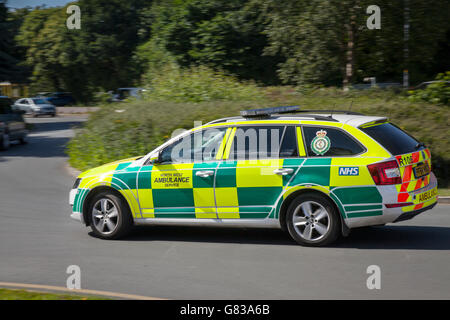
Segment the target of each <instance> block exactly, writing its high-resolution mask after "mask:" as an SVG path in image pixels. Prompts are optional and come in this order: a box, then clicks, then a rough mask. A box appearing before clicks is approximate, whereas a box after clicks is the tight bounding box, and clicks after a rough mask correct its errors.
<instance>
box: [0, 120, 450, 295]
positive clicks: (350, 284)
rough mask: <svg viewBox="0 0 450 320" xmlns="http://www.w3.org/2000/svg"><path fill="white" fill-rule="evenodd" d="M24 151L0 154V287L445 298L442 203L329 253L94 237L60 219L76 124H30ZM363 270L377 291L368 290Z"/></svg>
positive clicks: (448, 212)
mask: <svg viewBox="0 0 450 320" xmlns="http://www.w3.org/2000/svg"><path fill="white" fill-rule="evenodd" d="M27 121H29V122H33V123H35V130H33V132H32V134H31V135H30V139H29V140H30V143H29V144H27V145H23V146H22V145H13V146H12V147H11V149H10V150H9V151H7V152H1V153H0V281H4V282H20V283H29V284H46V285H54V286H63V287H65V286H66V279H67V277H68V276H69V275H68V274H67V273H66V269H67V267H68V266H69V265H78V266H79V267H80V268H81V287H82V288H83V289H92V290H104V291H115V292H121V293H129V294H138V295H145V296H152V297H161V298H175V299H350V298H353V299H394V298H400V299H449V298H450V254H449V251H450V205H438V206H437V207H435V209H433V210H432V211H427V212H425V213H423V214H421V215H419V216H417V217H416V218H415V219H413V220H409V221H405V222H401V223H397V224H392V225H388V226H385V227H373V228H367V229H358V230H354V231H352V233H351V234H350V236H349V237H347V238H345V239H343V240H341V241H340V242H338V243H337V244H336V245H334V246H333V247H328V248H304V247H301V246H297V245H295V244H294V243H293V241H291V240H290V239H289V237H288V236H287V235H285V234H284V233H282V232H281V231H278V230H266V229H218V228H199V227H175V226H171V227H162V226H158V227H140V228H139V229H136V230H135V231H134V233H133V234H132V235H131V236H129V237H128V238H127V239H125V240H118V241H104V240H100V239H97V238H94V237H93V236H92V235H91V234H90V233H89V231H90V230H89V229H88V228H85V227H84V226H82V225H81V224H80V223H78V222H77V221H73V220H71V219H70V218H69V214H70V207H69V205H68V196H69V191H70V188H71V186H72V184H73V180H74V179H73V178H72V177H70V176H69V175H68V174H67V172H66V171H65V170H64V165H65V161H66V159H67V158H66V156H65V154H64V145H65V144H66V143H67V141H68V139H69V138H70V137H71V136H72V134H73V132H72V130H70V128H71V126H73V125H77V124H80V122H81V121H83V118H82V117H81V116H70V117H57V118H39V119H28V120H27ZM369 265H378V266H379V267H380V268H381V289H380V290H369V289H367V286H366V280H367V278H368V276H369V274H367V273H366V270H367V267H368V266H369Z"/></svg>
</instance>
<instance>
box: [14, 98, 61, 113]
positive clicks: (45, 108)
mask: <svg viewBox="0 0 450 320" xmlns="http://www.w3.org/2000/svg"><path fill="white" fill-rule="evenodd" d="M13 108H14V109H16V110H22V111H25V112H26V113H27V114H31V115H32V116H33V117H37V116H40V115H50V116H52V117H54V116H55V115H56V107H55V106H54V105H53V104H51V103H50V102H48V101H46V100H45V99H42V98H22V99H19V100H17V101H16V102H15V103H14V106H13Z"/></svg>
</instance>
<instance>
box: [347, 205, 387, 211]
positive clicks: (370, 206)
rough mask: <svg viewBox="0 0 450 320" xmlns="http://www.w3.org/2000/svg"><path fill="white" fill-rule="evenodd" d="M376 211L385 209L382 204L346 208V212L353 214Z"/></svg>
mask: <svg viewBox="0 0 450 320" xmlns="http://www.w3.org/2000/svg"><path fill="white" fill-rule="evenodd" d="M376 209H379V210H381V209H383V206H382V205H381V204H380V205H378V204H376V205H369V206H346V207H345V211H346V212H352V211H361V210H376Z"/></svg>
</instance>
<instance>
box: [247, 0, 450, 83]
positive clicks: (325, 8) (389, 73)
mask: <svg viewBox="0 0 450 320" xmlns="http://www.w3.org/2000/svg"><path fill="white" fill-rule="evenodd" d="M253 2H254V3H255V5H257V6H261V8H262V9H261V11H262V12H263V16H264V17H265V19H266V22H267V26H266V28H265V31H264V32H265V34H266V35H267V37H268V39H269V45H268V46H267V47H266V48H265V53H266V54H271V55H273V54H281V55H282V56H283V57H284V58H285V61H284V62H282V63H280V65H279V69H278V72H279V76H280V78H281V79H282V80H283V81H284V82H285V83H293V84H305V83H318V82H320V83H324V84H326V85H339V84H341V82H342V79H343V75H344V74H345V71H346V66H347V63H348V61H347V58H348V53H349V52H348V50H349V46H350V45H351V48H352V50H351V51H352V55H353V79H351V80H353V82H355V81H359V82H361V81H362V80H363V78H364V77H369V76H376V77H377V80H378V81H379V82H380V81H389V82H391V81H397V82H401V75H402V71H403V70H404V69H408V70H409V71H410V79H411V82H420V81H424V77H425V78H426V77H427V76H428V77H429V76H430V75H432V74H435V73H436V72H435V71H434V70H435V68H438V70H442V69H439V68H442V67H443V66H446V65H448V62H444V57H445V56H446V55H445V54H444V55H443V54H442V50H445V49H446V48H448V46H447V47H446V45H445V43H447V42H446V40H447V41H448V37H449V34H450V33H449V27H450V25H449V12H450V7H449V2H448V1H442V0H430V1H426V2H424V1H421V0H410V1H409V3H410V8H411V10H410V22H411V27H410V40H409V42H408V45H409V61H404V57H403V48H404V41H403V37H404V35H403V21H404V20H403V15H404V1H392V0H379V1H377V2H376V3H374V2H373V1H368V0H316V1H307V0H284V1H278V0H253ZM372 4H376V5H378V6H379V7H380V9H381V29H379V30H369V29H368V28H367V27H366V19H367V18H368V17H369V15H368V14H366V9H367V7H368V6H369V5H372ZM399 17H400V18H399ZM350 33H351V34H352V35H353V41H352V39H350V36H349V35H350ZM446 35H447V38H446ZM444 52H448V49H447V51H444ZM439 55H441V56H442V58H440V59H438V61H439V62H438V63H434V61H435V59H436V57H437V56H439ZM447 56H448V54H447ZM447 60H448V59H447ZM437 65H439V67H437Z"/></svg>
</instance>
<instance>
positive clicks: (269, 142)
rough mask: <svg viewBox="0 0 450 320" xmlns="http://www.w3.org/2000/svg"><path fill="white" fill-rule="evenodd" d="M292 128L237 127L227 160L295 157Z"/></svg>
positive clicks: (293, 128) (295, 149) (295, 141)
mask: <svg viewBox="0 0 450 320" xmlns="http://www.w3.org/2000/svg"><path fill="white" fill-rule="evenodd" d="M297 156H298V151H297V140H296V135H295V127H294V126H254V127H245V126H243V127H238V128H237V129H236V133H235V135H234V138H233V142H232V145H231V149H230V155H229V156H228V159H229V160H253V159H269V158H275V159H276V158H289V157H297Z"/></svg>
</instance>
